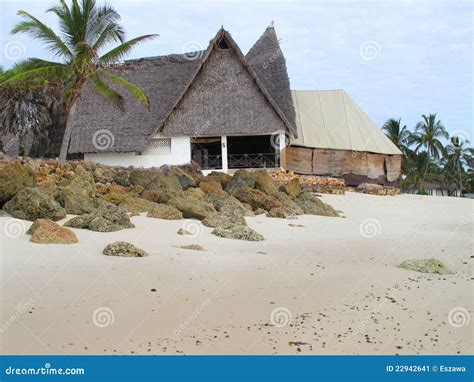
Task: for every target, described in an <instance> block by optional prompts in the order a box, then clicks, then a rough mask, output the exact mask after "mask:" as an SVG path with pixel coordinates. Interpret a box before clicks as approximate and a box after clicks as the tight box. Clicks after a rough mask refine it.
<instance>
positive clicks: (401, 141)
mask: <svg viewBox="0 0 474 382" xmlns="http://www.w3.org/2000/svg"><path fill="white" fill-rule="evenodd" d="M401 123H402V120H401V119H398V120H397V119H395V118H390V119H388V120H387V121H386V122H385V123H384V124H383V126H382V130H383V131H384V132H385V135H386V136H387V137H388V138H389V139H390V140H391V141H392V142H393V143H394V144H395V146H397V147H398V148H399V149H400V151H402V152H403V153H405V152H406V149H407V144H408V139H409V138H410V131H409V130H408V128H407V126H406V125H403V127H402V126H401Z"/></svg>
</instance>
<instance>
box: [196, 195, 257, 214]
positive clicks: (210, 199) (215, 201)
mask: <svg viewBox="0 0 474 382" xmlns="http://www.w3.org/2000/svg"><path fill="white" fill-rule="evenodd" d="M203 200H204V201H205V202H206V203H210V204H212V205H213V206H214V208H215V209H216V211H219V212H229V213H231V214H234V213H238V214H241V215H242V216H254V214H253V212H252V208H251V207H249V208H247V207H246V206H244V205H243V204H242V203H240V201H239V200H238V199H237V198H234V197H233V196H230V195H229V194H225V195H217V194H207V195H205V196H204V198H203Z"/></svg>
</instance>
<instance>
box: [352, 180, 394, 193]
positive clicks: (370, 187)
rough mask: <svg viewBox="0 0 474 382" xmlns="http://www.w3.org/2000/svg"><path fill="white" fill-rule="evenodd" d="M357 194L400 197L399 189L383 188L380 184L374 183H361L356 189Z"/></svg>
mask: <svg viewBox="0 0 474 382" xmlns="http://www.w3.org/2000/svg"><path fill="white" fill-rule="evenodd" d="M356 191H357V192H361V193H363V194H372V195H381V196H385V195H391V196H392V195H398V194H399V193H400V189H399V188H395V187H387V186H381V185H380V184H373V183H361V184H359V185H358V186H357V187H356Z"/></svg>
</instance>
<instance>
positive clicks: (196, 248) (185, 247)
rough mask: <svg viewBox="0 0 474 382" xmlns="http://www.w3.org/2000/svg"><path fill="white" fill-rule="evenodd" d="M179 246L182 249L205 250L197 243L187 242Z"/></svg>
mask: <svg viewBox="0 0 474 382" xmlns="http://www.w3.org/2000/svg"><path fill="white" fill-rule="evenodd" d="M179 248H182V249H191V250H193V251H205V250H206V249H205V248H204V247H203V246H201V245H199V244H189V245H182V246H181V247H179Z"/></svg>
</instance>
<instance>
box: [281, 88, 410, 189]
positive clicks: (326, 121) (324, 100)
mask: <svg viewBox="0 0 474 382" xmlns="http://www.w3.org/2000/svg"><path fill="white" fill-rule="evenodd" d="M292 97H293V105H294V108H295V114H296V126H297V132H298V137H297V138H294V139H292V140H291V142H290V143H291V144H290V147H288V148H287V150H286V164H287V165H286V168H287V169H288V170H291V171H294V172H296V173H301V174H314V175H328V176H337V177H343V178H344V179H345V180H346V182H347V184H350V185H357V184H360V183H363V182H373V183H379V184H388V185H391V184H393V183H394V182H395V181H396V180H397V179H398V178H399V176H400V173H401V158H402V152H401V151H400V150H399V149H398V147H397V146H395V145H394V144H393V143H392V142H391V141H390V139H389V138H387V137H386V136H385V134H384V133H383V132H382V131H381V130H380V129H379V128H378V127H377V125H376V124H375V123H374V122H373V121H372V120H371V119H370V118H369V117H368V116H367V114H365V113H364V112H363V111H362V109H361V108H360V107H359V106H357V104H356V103H355V102H354V101H353V100H352V99H351V98H350V97H349V95H348V94H347V93H346V92H345V91H344V90H303V91H300V90H296V91H295V90H294V91H292Z"/></svg>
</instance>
